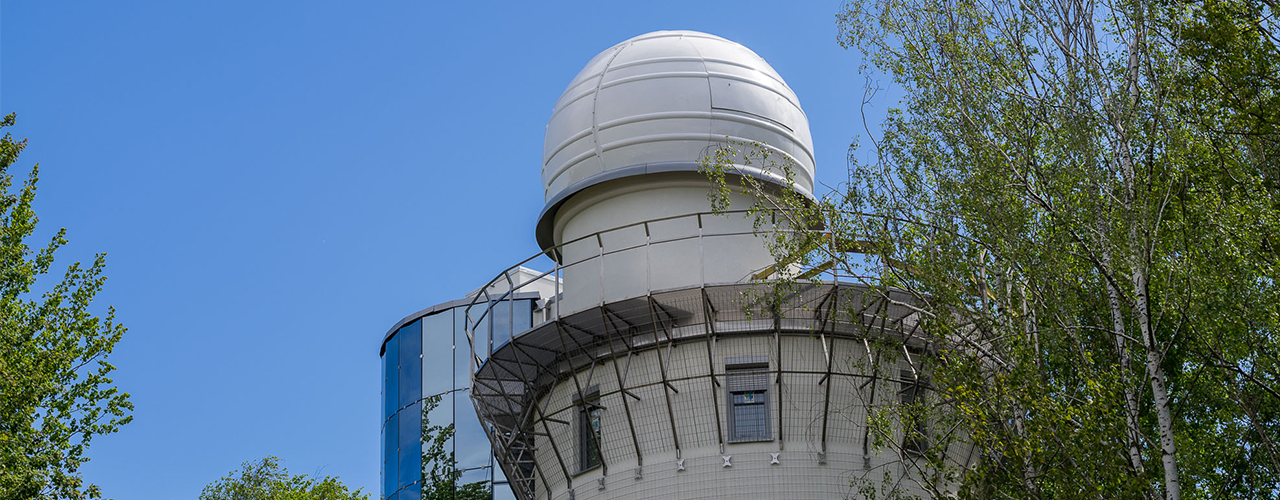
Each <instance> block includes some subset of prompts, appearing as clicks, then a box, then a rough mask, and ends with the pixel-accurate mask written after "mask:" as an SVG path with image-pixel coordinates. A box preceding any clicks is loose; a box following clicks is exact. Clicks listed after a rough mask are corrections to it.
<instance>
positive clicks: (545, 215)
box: [383, 31, 969, 500]
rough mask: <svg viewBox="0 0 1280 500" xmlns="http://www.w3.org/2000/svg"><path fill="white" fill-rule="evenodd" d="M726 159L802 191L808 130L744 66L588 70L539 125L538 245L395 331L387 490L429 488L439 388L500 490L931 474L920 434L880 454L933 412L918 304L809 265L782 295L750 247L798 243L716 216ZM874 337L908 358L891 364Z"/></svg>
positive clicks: (740, 54)
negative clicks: (920, 413) (920, 414)
mask: <svg viewBox="0 0 1280 500" xmlns="http://www.w3.org/2000/svg"><path fill="white" fill-rule="evenodd" d="M727 144H739V145H742V144H746V145H751V146H748V147H761V148H767V149H768V150H769V152H770V153H771V155H772V157H773V158H777V159H779V161H780V162H785V163H786V164H788V165H790V171H786V172H784V171H783V170H782V169H780V168H777V167H770V166H768V165H761V164H759V162H754V163H750V162H745V161H742V162H741V164H738V165H734V167H733V168H732V169H731V170H730V173H731V174H732V175H731V177H734V176H737V178H741V177H750V178H754V179H756V180H758V181H761V183H762V184H763V185H765V186H774V187H775V188H776V189H777V191H778V192H782V190H783V189H792V190H794V191H795V192H798V193H800V194H801V195H802V196H806V197H812V191H813V186H814V172H815V170H814V168H815V167H814V157H813V145H812V139H811V138H810V134H809V124H808V120H807V118H806V117H805V114H804V112H803V110H802V109H801V107H800V101H799V99H798V98H797V97H796V95H795V93H794V92H792V90H791V89H790V88H789V87H788V86H787V84H786V83H785V82H784V81H783V79H782V77H781V76H779V75H778V73H777V72H776V71H774V70H773V68H772V67H770V66H769V64H768V63H766V62H765V61H764V59H762V58H761V57H760V56H758V55H756V54H755V53H754V52H752V51H751V50H749V49H747V48H746V47H743V46H741V45H739V44H737V43H734V42H731V41H729V40H725V39H723V38H720V37H716V36H712V35H708V34H705V33H698V32H691V31H661V32H654V33H649V34H645V35H641V36H638V37H635V38H632V39H630V40H627V41H624V42H622V43H620V44H618V45H616V46H613V47H611V48H609V49H607V50H605V51H604V52H601V53H600V54H599V55H597V56H596V57H595V58H593V59H591V60H590V61H589V62H587V64H586V66H585V67H584V68H583V69H582V71H581V72H580V73H578V75H577V76H576V77H574V78H573V80H572V81H571V82H570V83H569V86H568V88H567V89H566V90H565V91H564V94H563V95H562V96H561V97H560V99H559V101H558V102H557V103H556V105H555V107H554V109H553V110H552V113H551V117H550V120H549V121H548V123H547V128H546V137H545V142H544V149H543V164H542V188H543V193H544V196H545V201H546V205H545V207H544V208H543V210H542V212H541V214H540V216H539V218H538V222H537V226H536V231H535V232H536V238H537V242H538V244H539V246H540V247H541V249H542V251H541V252H540V253H539V254H538V255H535V256H533V257H530V258H529V259H528V260H526V261H524V262H520V263H515V264H514V265H511V267H509V268H508V270H507V271H504V272H502V273H500V274H498V275H497V277H495V278H494V279H493V280H492V281H490V282H489V283H487V284H485V285H484V286H482V287H481V288H479V289H477V290H476V291H475V292H473V294H472V295H470V296H469V298H467V299H463V300H460V301H455V302H453V303H449V304H444V305H441V306H437V307H435V308H431V309H428V310H425V311H422V312H419V313H417V314H415V315H411V316H410V317H408V318H406V319H405V320H403V321H401V322H400V323H399V324H397V325H396V327H395V328H392V330H391V332H389V333H388V334H387V335H386V336H384V344H383V360H384V363H383V366H384V368H383V373H384V381H386V384H385V385H384V396H385V398H384V400H385V404H384V425H383V438H384V440H383V442H384V455H383V456H384V461H383V474H384V479H385V481H384V489H383V496H384V498H397V499H401V500H404V499H408V498H416V497H417V495H419V494H421V493H420V492H421V491H423V489H424V488H426V486H424V485H429V483H431V481H432V480H431V479H429V478H427V477H426V476H427V473H426V471H425V468H424V467H423V465H422V464H423V462H422V459H421V458H420V457H419V456H416V455H415V454H421V453H423V451H424V449H425V448H426V447H427V446H428V444H422V443H421V442H420V441H421V440H420V438H421V434H420V432H419V431H418V427H421V422H422V421H421V417H420V415H421V414H422V412H423V411H424V410H429V411H441V412H444V411H446V410H441V408H445V406H444V405H435V406H434V409H431V408H428V406H431V402H432V401H434V400H433V399H431V398H430V396H431V395H434V394H448V395H451V396H452V401H451V403H450V409H449V410H447V411H448V412H451V413H449V415H451V416H452V418H451V419H450V420H449V421H453V422H456V425H457V428H458V429H459V431H458V434H457V436H456V437H455V439H454V443H455V446H458V447H463V446H464V442H465V445H466V446H467V447H475V446H476V442H477V441H479V440H478V439H477V437H476V436H477V433H483V434H484V436H485V437H486V439H484V441H483V443H482V444H481V445H480V446H481V447H483V449H484V451H483V452H477V453H475V454H468V455H465V456H466V457H467V458H466V460H463V457H464V454H462V453H459V454H458V455H457V457H458V464H457V469H458V470H462V471H463V472H462V474H463V476H464V480H463V481H461V482H471V481H472V480H473V479H470V477H474V478H478V480H488V481H492V482H493V484H494V489H493V491H494V495H495V496H498V497H502V496H507V497H514V498H519V499H521V500H535V499H537V500H586V499H591V498H602V499H603V498H616V499H623V498H625V499H650V498H652V499H659V498H662V499H666V498H684V499H693V498H737V497H742V498H773V499H781V498H787V499H838V498H846V497H857V490H856V488H857V486H856V485H855V484H854V483H855V480H856V479H858V478H860V477H874V478H876V480H877V481H878V480H880V479H882V478H884V477H886V474H887V475H888V476H891V477H901V478H910V476H911V475H912V474H919V472H918V471H913V470H912V464H911V461H910V456H909V455H910V453H909V452H910V451H911V450H913V449H922V448H923V447H925V446H927V443H925V442H923V441H924V440H922V439H920V437H919V436H921V435H927V432H917V433H914V435H915V436H916V437H914V438H912V441H913V442H911V443H903V446H900V447H898V449H899V450H906V453H905V455H904V452H902V451H899V452H896V453H895V452H888V451H883V450H882V449H879V448H877V447H875V446H873V445H872V440H873V437H874V436H871V433H870V427H869V426H868V423H867V415H868V408H871V407H874V406H877V405H892V404H900V403H910V402H913V401H918V400H919V399H920V398H927V395H926V393H925V392H926V391H924V390H923V387H924V384H923V383H922V380H924V379H925V377H926V376H925V375H924V374H923V373H921V371H920V370H919V369H918V366H917V364H916V363H913V362H912V361H911V359H912V356H913V355H915V356H917V357H918V355H919V353H920V352H922V350H923V346H921V345H919V344H920V343H919V342H918V341H915V340H913V338H914V337H913V333H914V332H915V330H916V328H917V318H916V316H915V315H914V314H913V312H912V310H911V309H910V308H909V307H907V306H906V305H905V304H908V303H909V302H910V301H909V300H908V299H907V298H906V297H895V296H894V295H893V293H892V292H885V291H883V290H881V291H878V292H876V293H871V292H870V291H869V290H868V289H867V288H866V287H865V286H863V285H859V284H857V283H856V282H855V281H846V280H842V279H841V276H838V275H834V274H830V272H827V274H826V275H825V276H824V275H823V273H824V271H820V270H816V269H815V270H813V271H812V272H801V273H799V275H798V277H799V278H800V279H798V280H797V281H796V282H795V283H794V284H793V285H792V286H790V287H789V288H787V289H786V290H785V291H779V290H778V289H775V288H773V287H772V285H770V284H768V283H767V282H766V281H765V280H766V279H767V278H769V277H770V276H771V275H773V274H774V273H775V272H776V270H777V269H778V268H780V267H787V265H786V263H781V264H780V263H778V262H776V259H775V258H774V257H773V256H772V255H771V254H770V252H769V251H768V250H767V249H766V247H765V245H764V240H763V239H762V238H761V237H760V235H759V234H758V233H759V232H761V231H771V230H786V228H783V227H772V226H771V225H770V224H765V225H764V226H763V227H758V226H757V225H756V221H755V220H754V219H753V218H751V217H748V216H747V214H746V213H745V211H746V209H748V208H750V207H751V206H752V205H753V204H754V203H755V202H756V201H757V200H755V199H754V198H752V197H751V196H750V195H747V194H741V193H738V192H735V193H733V194H732V195H731V199H730V203H729V206H728V207H727V211H721V212H717V213H712V212H711V203H710V202H709V200H708V193H709V190H711V189H712V188H713V185H712V183H711V182H710V181H709V180H708V177H707V175H706V174H705V173H703V172H700V171H699V160H700V159H702V158H704V157H706V156H707V155H708V154H709V153H711V152H713V151H715V150H716V149H717V148H719V147H721V146H723V145H727ZM731 182H736V180H734V179H731ZM546 257H550V259H551V261H552V264H551V269H549V270H545V271H541V272H539V271H531V270H530V269H529V268H528V267H525V266H527V265H531V263H533V262H536V261H537V259H539V258H542V259H545V258H546ZM436 317H442V318H445V319H441V320H436V319H434V318H436ZM436 323H439V324H440V326H434V325H435V324H436ZM446 324H447V326H446ZM437 331H438V332H439V333H434V332H437ZM405 332H408V334H407V335H406V334H405ZM406 339H408V340H406ZM881 339H893V340H894V341H896V342H898V344H896V345H900V346H901V348H900V352H899V354H900V356H894V357H880V356H878V355H877V354H876V348H875V347H873V345H875V344H876V343H877V342H876V341H878V340H881ZM396 342H399V345H394V344H395V343H396ZM406 345H407V346H409V347H408V348H407V349H408V350H407V351H406V347H405V346H406ZM446 349H447V350H448V352H449V353H450V354H449V355H447V356H446V355H445V354H446ZM406 353H408V354H406ZM913 353H914V354H913ZM901 354H905V356H901ZM419 356H420V357H419ZM433 356H434V357H433ZM415 357H417V359H415ZM437 357H438V358H439V359H436V358H437ZM446 366H447V367H446ZM428 371H432V372H439V375H438V376H437V375H431V376H428V374H427V372H428ZM448 376H452V379H451V380H452V385H449V384H448V383H444V382H443V381H445V380H447V379H448ZM405 377H408V378H407V379H406V378H405ZM393 379H394V381H393ZM404 380H410V381H416V380H420V382H410V385H414V384H417V385H416V386H413V387H411V388H410V389H408V392H406V389H405V382H402V381H404ZM396 381H401V382H396ZM397 383H398V384H399V385H396V384H397ZM392 396H394V398H393V397H392ZM424 402H425V403H424ZM415 405H416V406H415ZM472 410H474V411H472ZM415 415H418V416H415ZM441 418H446V417H441ZM464 418H466V419H477V420H476V421H473V422H466V423H465V424H464V422H463V421H462V420H463V419H464ZM429 421H430V422H431V423H432V424H436V423H437V422H443V421H444V420H441V419H438V418H436V417H434V416H429ZM464 425H465V426H470V427H467V428H468V429H470V430H467V431H466V432H465V433H464V431H463V429H464ZM415 426H416V427H415ZM926 426H927V425H926V423H925V422H919V423H918V429H917V430H920V429H923V428H924V427H926ZM896 432H898V434H897V437H896V439H898V440H899V441H902V440H904V439H905V438H904V437H903V436H904V434H903V433H902V432H901V430H898V431H896ZM459 449H461V448H459ZM468 449H473V448H468ZM475 449H479V448H475ZM945 452H946V453H949V454H950V453H969V449H968V448H964V449H959V448H957V449H955V450H950V449H948V450H945ZM473 456H474V457H478V458H474V459H473V458H472V457H473ZM486 460H488V462H486ZM961 462H962V463H964V461H963V460H961ZM473 464H474V465H473ZM486 464H487V465H486ZM485 467H487V468H485ZM419 471H422V472H419ZM473 471H480V472H473ZM466 474H472V476H470V477H467V476H466ZM902 483H903V486H902V488H901V489H900V490H899V492H900V493H906V494H911V493H923V491H921V490H918V489H915V488H918V486H916V485H915V484H919V483H921V482H920V481H914V482H913V481H910V480H907V481H903V482H902Z"/></svg>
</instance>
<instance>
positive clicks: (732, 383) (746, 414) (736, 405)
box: [725, 357, 773, 443]
mask: <svg viewBox="0 0 1280 500" xmlns="http://www.w3.org/2000/svg"><path fill="white" fill-rule="evenodd" d="M730 361H731V360H726V363H725V365H726V367H727V368H728V370H727V372H726V384H725V386H726V392H727V393H728V394H727V396H728V397H727V398H726V401H725V404H726V410H727V413H728V414H729V442H731V443H741V442H749V441H768V440H771V439H773V432H772V430H771V429H770V427H769V373H768V372H767V371H765V370H764V369H763V368H762V367H760V364H761V363H767V358H763V357H760V358H759V359H758V360H757V359H756V358H732V361H733V362H734V363H739V364H746V363H748V362H751V363H752V364H753V365H754V366H755V367H753V368H750V369H736V370H735V369H733V368H731V367H730V365H731V363H730Z"/></svg>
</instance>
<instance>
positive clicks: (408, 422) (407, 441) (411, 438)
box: [397, 405, 422, 487]
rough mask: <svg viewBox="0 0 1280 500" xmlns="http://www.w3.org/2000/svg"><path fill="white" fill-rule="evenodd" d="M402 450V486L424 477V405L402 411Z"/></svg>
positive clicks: (400, 469)
mask: <svg viewBox="0 0 1280 500" xmlns="http://www.w3.org/2000/svg"><path fill="white" fill-rule="evenodd" d="M397 419H398V420H399V424H400V426H399V427H400V436H399V437H400V451H399V464H398V465H397V468H398V471H399V474H398V482H399V484H400V486H401V487H403V486H406V485H408V484H410V483H413V482H414V481H418V480H420V479H422V407H421V406H420V405H414V406H411V407H409V408H405V409H404V410H401V411H400V415H398V416H397Z"/></svg>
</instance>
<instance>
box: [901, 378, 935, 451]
mask: <svg viewBox="0 0 1280 500" xmlns="http://www.w3.org/2000/svg"><path fill="white" fill-rule="evenodd" d="M900 375H901V380H902V382H901V387H900V388H899V390H898V397H899V400H900V402H901V403H902V406H903V419H902V450H903V451H904V452H906V453H907V454H911V455H923V454H924V452H925V451H926V450H928V449H929V428H928V425H927V422H926V415H925V414H924V411H925V407H924V405H925V388H926V387H927V386H928V385H929V382H928V379H926V378H925V377H923V376H917V375H916V372H914V371H912V370H902V372H901V374H900Z"/></svg>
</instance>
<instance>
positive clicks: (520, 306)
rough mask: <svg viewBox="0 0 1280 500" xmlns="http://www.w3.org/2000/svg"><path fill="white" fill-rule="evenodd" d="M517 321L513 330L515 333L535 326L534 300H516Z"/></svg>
mask: <svg viewBox="0 0 1280 500" xmlns="http://www.w3.org/2000/svg"><path fill="white" fill-rule="evenodd" d="M515 307H516V311H515V316H514V318H515V323H514V324H513V326H514V327H515V328H513V329H512V330H511V331H512V332H514V333H515V334H517V335H518V334H520V333H521V332H523V331H525V330H528V329H530V328H533V300H530V299H524V300H517V301H516V306H515Z"/></svg>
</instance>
